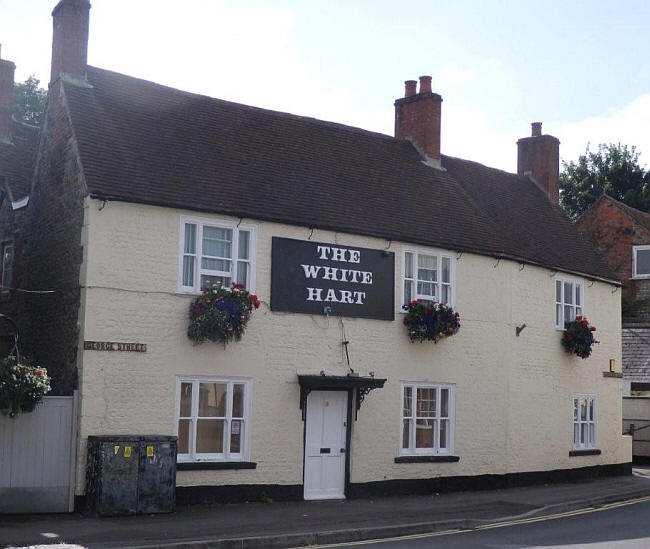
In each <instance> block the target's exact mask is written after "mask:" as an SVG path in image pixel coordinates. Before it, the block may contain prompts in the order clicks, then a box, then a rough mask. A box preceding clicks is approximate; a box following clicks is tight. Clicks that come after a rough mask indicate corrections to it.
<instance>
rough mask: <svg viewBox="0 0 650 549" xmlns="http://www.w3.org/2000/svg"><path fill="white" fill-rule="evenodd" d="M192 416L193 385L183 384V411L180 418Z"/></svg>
mask: <svg viewBox="0 0 650 549" xmlns="http://www.w3.org/2000/svg"><path fill="white" fill-rule="evenodd" d="M191 416H192V384H191V383H181V411H180V417H191Z"/></svg>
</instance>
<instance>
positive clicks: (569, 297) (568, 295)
mask: <svg viewBox="0 0 650 549" xmlns="http://www.w3.org/2000/svg"><path fill="white" fill-rule="evenodd" d="M564 303H570V304H572V303H573V284H572V283H571V282H565V283H564ZM565 320H566V319H565Z"/></svg>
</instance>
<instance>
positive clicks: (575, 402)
mask: <svg viewBox="0 0 650 549" xmlns="http://www.w3.org/2000/svg"><path fill="white" fill-rule="evenodd" d="M573 421H578V399H577V398H574V399H573Z"/></svg>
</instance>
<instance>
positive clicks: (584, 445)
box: [571, 393, 598, 450]
mask: <svg viewBox="0 0 650 549" xmlns="http://www.w3.org/2000/svg"><path fill="white" fill-rule="evenodd" d="M585 400H586V401H587V415H588V416H589V400H591V401H592V402H593V418H591V419H589V417H587V419H586V420H582V419H580V403H581V402H582V401H585ZM576 401H577V406H578V408H577V419H576ZM571 414H572V420H573V421H572V422H571V427H572V429H571V439H572V440H573V449H574V450H594V449H596V448H598V396H597V395H595V394H590V393H575V394H574V395H573V396H572V398H571ZM583 424H586V425H587V440H586V441H585V442H581V441H580V438H581V437H580V434H581V432H582V425H583ZM592 424H593V426H594V429H593V437H591V438H592V440H591V441H589V438H590V431H591V430H590V429H589V426H590V425H592ZM576 425H577V426H578V441H577V442H576V432H575V429H576Z"/></svg>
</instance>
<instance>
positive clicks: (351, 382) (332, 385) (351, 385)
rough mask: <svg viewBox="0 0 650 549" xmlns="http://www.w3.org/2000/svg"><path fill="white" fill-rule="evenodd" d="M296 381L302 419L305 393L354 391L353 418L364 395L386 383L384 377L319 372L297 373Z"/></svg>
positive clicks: (305, 400)
mask: <svg viewBox="0 0 650 549" xmlns="http://www.w3.org/2000/svg"><path fill="white" fill-rule="evenodd" d="M298 383H299V384H300V409H301V410H302V419H303V420H304V419H305V411H306V409H307V407H306V404H307V395H309V393H311V392H312V391H342V390H347V391H350V392H354V394H355V398H354V402H355V405H356V412H355V414H354V416H355V419H356V416H357V413H358V412H359V408H361V403H362V402H363V400H364V398H365V397H366V395H367V394H368V393H369V392H370V391H372V390H373V389H381V388H382V387H383V386H384V383H386V379H385V378H383V379H382V378H377V377H372V376H360V375H356V374H348V375H345V376H331V375H326V374H325V373H321V374H320V375H301V374H298Z"/></svg>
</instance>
